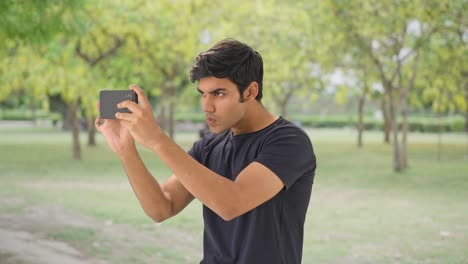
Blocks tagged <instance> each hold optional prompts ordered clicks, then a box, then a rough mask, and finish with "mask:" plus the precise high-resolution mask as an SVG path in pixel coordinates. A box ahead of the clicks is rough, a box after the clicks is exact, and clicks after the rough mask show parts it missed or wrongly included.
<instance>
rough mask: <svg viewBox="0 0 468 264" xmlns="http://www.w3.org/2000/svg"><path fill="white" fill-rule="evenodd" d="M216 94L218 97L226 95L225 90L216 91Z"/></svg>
mask: <svg viewBox="0 0 468 264" xmlns="http://www.w3.org/2000/svg"><path fill="white" fill-rule="evenodd" d="M214 95H215V96H217V97H221V96H224V93H223V92H214Z"/></svg>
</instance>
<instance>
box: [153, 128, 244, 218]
mask: <svg viewBox="0 0 468 264" xmlns="http://www.w3.org/2000/svg"><path fill="white" fill-rule="evenodd" d="M157 137H158V140H157V142H158V143H157V144H155V145H154V147H153V148H152V150H153V152H155V153H156V154H157V155H158V156H159V157H160V159H161V160H162V161H163V162H164V163H165V164H166V165H167V166H168V167H169V169H170V170H171V171H172V172H173V173H174V175H176V177H177V178H178V179H179V181H180V182H181V183H182V184H183V185H184V187H185V188H186V189H187V190H188V191H189V192H190V193H192V194H193V196H194V197H196V198H197V199H198V200H200V201H201V202H202V203H203V204H205V205H206V206H207V207H209V208H210V209H211V210H213V211H214V212H216V213H217V214H218V215H220V216H221V217H223V218H225V219H229V218H231V216H232V215H235V214H236V212H234V210H235V209H236V208H235V207H236V205H237V204H238V203H239V201H240V200H239V199H240V197H239V195H238V194H239V193H240V192H239V191H238V186H237V185H236V184H235V183H234V182H233V181H231V180H229V179H227V178H225V177H222V176H221V175H219V174H217V173H215V172H214V171H212V170H210V169H208V168H207V167H205V166H203V165H201V164H200V163H198V162H197V161H196V160H194V159H193V158H192V157H190V155H188V154H187V153H186V152H185V151H184V150H183V149H182V148H180V147H179V146H178V145H177V144H176V143H174V142H173V141H172V140H171V139H170V138H169V137H167V135H165V134H164V133H162V132H161V133H158V136H157Z"/></svg>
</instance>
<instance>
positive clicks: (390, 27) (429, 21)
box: [327, 1, 456, 171]
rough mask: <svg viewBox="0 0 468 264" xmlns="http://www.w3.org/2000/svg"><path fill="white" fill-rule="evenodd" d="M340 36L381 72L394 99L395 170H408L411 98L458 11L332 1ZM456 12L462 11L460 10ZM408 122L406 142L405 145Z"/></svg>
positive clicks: (444, 6) (435, 4) (434, 4)
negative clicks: (422, 67)
mask: <svg viewBox="0 0 468 264" xmlns="http://www.w3.org/2000/svg"><path fill="white" fill-rule="evenodd" d="M327 8H328V11H329V12H330V14H332V15H333V17H334V19H335V23H336V25H337V28H338V31H339V32H341V33H342V34H343V36H344V37H345V38H346V39H347V40H348V41H347V42H348V44H349V46H350V48H356V49H359V50H361V51H362V54H366V56H367V57H368V58H369V59H370V60H371V61H372V62H373V64H374V66H375V67H376V69H377V70H378V74H379V76H380V80H381V83H382V86H383V87H384V90H385V92H386V93H387V95H388V97H389V113H390V118H391V123H392V134H393V140H392V141H393V142H392V144H393V167H394V170H395V171H401V170H403V169H404V168H406V167H407V165H408V162H407V132H408V121H407V117H408V107H407V101H408V93H409V92H410V91H411V89H412V88H413V86H414V80H415V78H416V76H417V70H418V68H417V66H418V60H419V53H420V50H421V49H422V47H423V46H424V45H425V44H426V43H428V41H429V40H430V38H431V36H432V35H433V34H434V32H436V31H438V30H439V29H440V27H441V25H443V23H444V22H445V21H446V20H445V16H446V15H447V14H450V12H452V11H453V10H452V9H454V6H453V5H451V4H450V3H448V2H446V3H441V2H439V1H429V2H428V1H403V2H401V3H399V4H398V5H397V4H395V3H393V2H390V1H371V2H348V3H344V2H339V1H327ZM455 9H456V8H455ZM398 115H400V116H401V118H402V124H401V127H402V128H401V130H402V137H401V139H399V132H400V128H399V126H400V124H399V122H398V118H397V117H398Z"/></svg>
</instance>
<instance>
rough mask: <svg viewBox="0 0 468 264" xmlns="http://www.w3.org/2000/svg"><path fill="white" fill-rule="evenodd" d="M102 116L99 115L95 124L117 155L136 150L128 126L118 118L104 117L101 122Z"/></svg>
mask: <svg viewBox="0 0 468 264" xmlns="http://www.w3.org/2000/svg"><path fill="white" fill-rule="evenodd" d="M98 109H99V107H98ZM101 121H102V119H101V117H100V116H98V117H97V118H96V121H95V122H94V125H95V126H96V129H97V130H98V131H99V132H101V133H102V134H103V135H104V138H105V139H106V141H107V144H108V145H109V147H110V148H111V149H112V151H114V152H115V153H116V154H117V155H119V156H120V155H123V154H126V153H128V152H129V151H130V152H131V151H136V147H135V140H134V139H133V137H132V135H131V134H130V132H129V131H128V129H127V128H125V127H123V126H122V125H121V124H120V120H117V119H104V120H103V124H101Z"/></svg>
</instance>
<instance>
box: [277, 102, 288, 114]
mask: <svg viewBox="0 0 468 264" xmlns="http://www.w3.org/2000/svg"><path fill="white" fill-rule="evenodd" d="M279 105H280V114H281V116H282V117H286V114H287V110H286V107H287V102H286V100H281V102H280V104H279Z"/></svg>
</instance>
